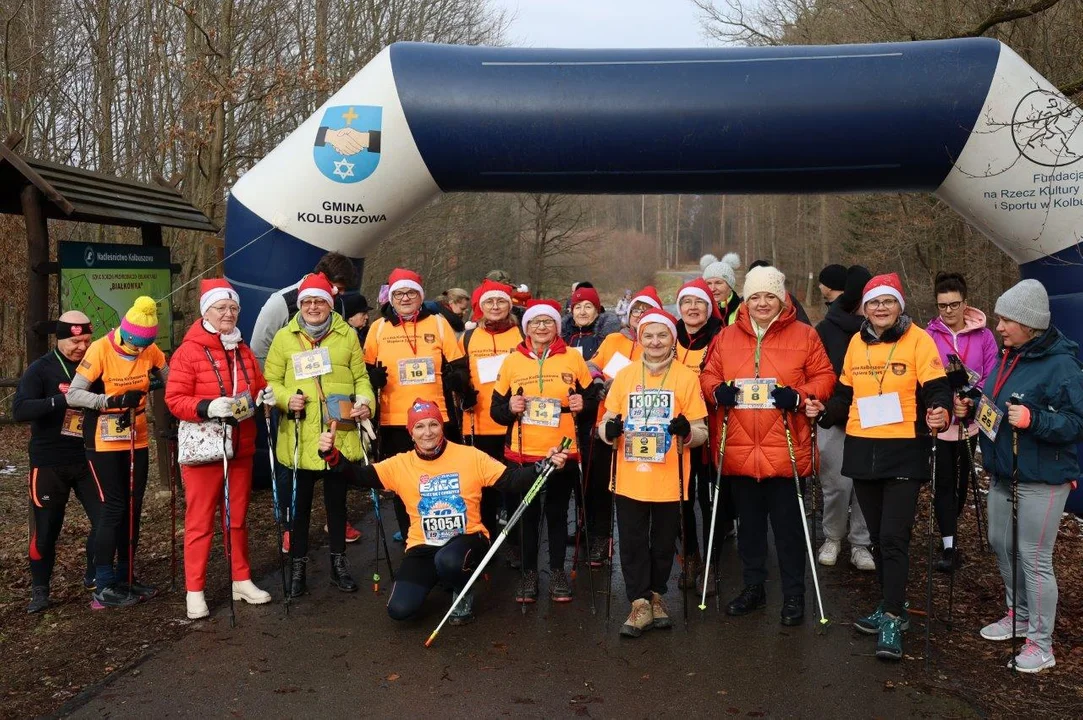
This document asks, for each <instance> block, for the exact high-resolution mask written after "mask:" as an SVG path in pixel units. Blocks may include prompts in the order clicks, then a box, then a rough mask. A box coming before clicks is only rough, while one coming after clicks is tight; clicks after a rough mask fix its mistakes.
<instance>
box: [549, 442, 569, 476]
mask: <svg viewBox="0 0 1083 720" xmlns="http://www.w3.org/2000/svg"><path fill="white" fill-rule="evenodd" d="M548 457H549V462H551V463H553V467H555V468H556V469H557V470H562V469H563V468H564V463H566V462H568V451H567V450H561V449H560V448H558V447H555V448H549V456H548Z"/></svg>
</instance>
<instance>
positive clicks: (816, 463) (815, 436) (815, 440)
mask: <svg viewBox="0 0 1083 720" xmlns="http://www.w3.org/2000/svg"><path fill="white" fill-rule="evenodd" d="M809 400H816V396H815V395H809ZM809 428H810V430H811V435H812V441H811V442H812V483H810V485H811V487H810V488H809V502H810V503H812V517H811V518H810V522H811V523H812V547H813V548H816V547H819V538H818V537H817V532H816V528H817V526H818V525H819V523H818V522H816V486H817V485H819V484H820V443H819V433H818V430H819V426H818V425H817V424H816V421H815V420H810V421H809Z"/></svg>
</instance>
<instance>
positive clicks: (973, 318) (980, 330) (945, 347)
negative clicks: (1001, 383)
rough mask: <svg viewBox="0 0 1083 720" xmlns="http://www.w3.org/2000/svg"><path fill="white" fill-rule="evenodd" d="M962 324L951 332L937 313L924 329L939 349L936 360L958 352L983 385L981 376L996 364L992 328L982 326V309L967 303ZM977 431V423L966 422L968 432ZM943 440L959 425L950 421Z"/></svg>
mask: <svg viewBox="0 0 1083 720" xmlns="http://www.w3.org/2000/svg"><path fill="white" fill-rule="evenodd" d="M963 320H964V322H965V324H964V325H963V329H962V330H960V331H959V333H958V334H955V333H953V332H952V331H951V330H950V329H949V328H948V326H947V325H945V324H944V321H943V320H941V319H940V317H939V316H937V317H936V318H934V319H933V321H932V322H930V323H929V326H928V327H927V328H925V330H926V332H928V333H929V335H930V336H931V337H932V339H933V342H934V343H936V349H937V350H938V351H939V352H940V362H942V363H944V367H945V368H947V366H948V355H958V356H959V359H960V360H962V361H963V365H965V366H966V367H967V368H969V369H970V370H973V371H974V372H976V373H977V374H978V377H979V378H980V379H979V380H978V387H983V386H984V385H985V379H986V378H987V377H989V373H991V372H992V371H993V368H995V367H996V364H997V360H998V359H999V358H1000V348H999V347H997V341H996V338H995V337H993V332H992V330H990V329H989V328H987V327H986V326H985V313H983V312H982V311H981V310H978V309H977V308H972V307H968V308H967V309H966V312H965V313H964V314H963ZM977 433H978V426H977V424H975V423H971V424H970V433H969V434H970V436H971V437H973V436H974V435H976V434H977ZM940 437H941V439H943V440H958V439H959V426H958V425H957V424H956V423H955V422H954V421H953V422H952V425H951V427H950V428H948V430H947V432H944V433H942V434H941V435H940Z"/></svg>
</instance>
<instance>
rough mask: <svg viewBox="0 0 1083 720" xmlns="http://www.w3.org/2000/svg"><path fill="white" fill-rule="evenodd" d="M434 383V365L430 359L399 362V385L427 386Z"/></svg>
mask: <svg viewBox="0 0 1083 720" xmlns="http://www.w3.org/2000/svg"><path fill="white" fill-rule="evenodd" d="M434 382H436V363H435V362H433V359H432V358H431V357H425V358H406V359H403V360H399V385H429V384H431V383H434Z"/></svg>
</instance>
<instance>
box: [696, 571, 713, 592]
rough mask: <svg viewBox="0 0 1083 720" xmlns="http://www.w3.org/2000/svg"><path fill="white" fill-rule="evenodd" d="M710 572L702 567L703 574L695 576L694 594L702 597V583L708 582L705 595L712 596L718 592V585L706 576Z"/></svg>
mask: <svg viewBox="0 0 1083 720" xmlns="http://www.w3.org/2000/svg"><path fill="white" fill-rule="evenodd" d="M709 575H710V573H709V572H708V570H707V569H704V571H703V574H702V575H699V576H698V577H696V594H697V595H698V596H700V597H703V583H705V582H709V584H708V585H707V597H714V596H715V595H717V594H718V586H717V584H716V583H715V581H714V580H712V579H711V578H710V577H708V576H709Z"/></svg>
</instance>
